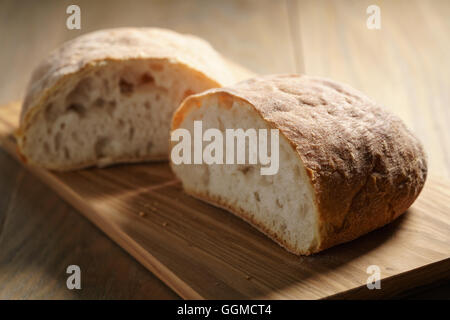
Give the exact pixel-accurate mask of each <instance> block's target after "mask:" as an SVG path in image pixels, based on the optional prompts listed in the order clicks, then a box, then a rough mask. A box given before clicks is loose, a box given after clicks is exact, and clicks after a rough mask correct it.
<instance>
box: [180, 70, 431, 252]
mask: <svg viewBox="0 0 450 320" xmlns="http://www.w3.org/2000/svg"><path fill="white" fill-rule="evenodd" d="M200 120H201V121H202V126H203V132H205V131H206V130H207V129H208V128H215V129H218V130H220V131H221V132H225V130H226V129H239V128H241V129H244V130H247V129H256V130H258V129H278V130H279V132H280V135H279V170H278V172H277V173H276V174H274V175H261V173H260V167H261V164H256V165H251V164H210V165H208V164H205V163H203V164H178V165H177V164H174V163H172V169H173V171H174V173H175V174H176V176H178V177H179V179H180V180H181V181H182V184H183V187H184V189H185V191H186V192H187V193H188V194H191V195H193V196H195V197H197V198H199V199H202V200H204V201H207V202H209V203H211V204H213V205H216V206H219V207H222V208H225V209H226V210H228V211H231V212H232V213H234V214H236V215H237V216H239V217H241V218H243V219H244V220H245V221H247V222H249V223H251V224H252V225H254V226H255V227H257V228H258V229H259V230H261V231H262V232H264V233H265V234H267V235H268V236H269V237H271V238H272V239H274V240H275V241H276V242H277V243H278V244H280V245H281V246H283V247H285V248H286V249H287V250H289V251H291V252H293V253H295V254H302V255H308V254H311V253H315V252H318V251H321V250H323V249H326V248H328V247H331V246H333V245H336V244H339V243H342V242H346V241H350V240H353V239H355V238H357V237H359V236H361V235H363V234H365V233H367V232H370V231H372V230H374V229H376V228H379V227H381V226H383V225H385V224H387V223H389V222H391V221H392V220H394V219H395V218H397V217H398V216H399V215H401V214H402V213H403V212H405V211H406V210H407V208H408V207H409V206H410V205H411V204H412V203H413V201H414V200H415V199H416V197H417V196H418V194H419V192H420V191H421V189H422V187H423V185H424V182H425V179H426V173H427V166H426V158H425V155H424V152H423V150H422V146H421V144H420V143H419V142H418V140H417V139H416V138H415V137H414V136H413V135H412V134H411V133H410V132H409V131H408V130H407V129H406V127H405V126H404V124H403V123H402V122H401V121H400V120H399V119H398V118H397V117H395V116H393V115H391V114H390V113H388V112H386V111H384V110H383V109H382V108H381V107H379V106H378V105H376V104H375V103H374V102H373V101H372V100H370V99H369V98H367V97H366V96H364V95H363V94H361V93H359V92H358V91H356V90H354V89H352V88H350V87H348V86H346V85H343V84H339V83H336V82H333V81H330V80H327V79H321V78H313V77H307V76H297V75H275V76H266V77H259V78H254V79H251V80H248V81H244V82H241V83H238V84H236V85H233V86H231V87H225V88H220V89H211V90H208V91H206V92H204V93H201V94H197V95H193V96H190V97H189V98H188V99H186V100H185V101H184V102H183V103H182V105H181V106H180V107H179V109H178V110H177V111H176V112H175V114H174V118H173V121H172V132H173V131H174V130H176V129H179V128H184V129H187V130H188V131H189V132H191V135H192V136H193V135H194V134H195V133H194V132H193V128H194V121H200ZM223 136H226V134H225V133H224V134H223ZM175 144H176V142H172V147H174V146H175ZM205 145H207V144H204V146H203V147H205ZM246 147H247V148H248V144H247V145H246Z"/></svg>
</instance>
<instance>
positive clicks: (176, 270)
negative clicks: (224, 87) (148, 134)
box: [0, 102, 450, 299]
mask: <svg viewBox="0 0 450 320" xmlns="http://www.w3.org/2000/svg"><path fill="white" fill-rule="evenodd" d="M19 112H20V102H15V103H10V104H8V105H5V106H1V107H0V144H1V146H2V148H4V149H5V150H7V151H8V152H9V153H10V154H11V155H12V156H14V157H15V158H16V159H18V157H17V153H16V143H15V139H14V137H13V135H12V132H13V131H14V130H15V128H16V127H17V124H18V118H19ZM24 165H25V166H26V167H27V168H28V169H29V170H30V171H32V172H33V173H34V174H35V175H36V176H38V177H39V178H40V179H41V180H42V181H43V182H44V183H46V184H48V185H49V186H50V187H51V188H52V189H53V190H54V191H55V192H56V193H58V194H59V195H60V196H61V197H62V198H63V199H65V200H66V201H67V202H68V203H70V204H71V205H73V206H74V207H75V208H76V209H77V210H78V211H79V212H80V213H82V214H83V215H84V216H85V217H86V218H88V219H89V220H90V221H91V222H92V223H94V224H95V225H96V226H97V227H98V228H100V229H101V230H102V231H103V232H104V233H105V234H107V235H108V236H109V237H110V238H111V239H112V240H113V241H115V242H116V243H117V244H118V245H119V246H121V247H122V248H123V249H124V250H126V251H127V252H128V253H129V254H131V255H132V256H133V257H135V258H136V259H137V260H138V261H139V262H140V263H142V264H143V265H144V266H145V267H146V268H147V269H148V270H150V271H151V272H153V273H154V274H155V275H156V276H158V277H159V278H160V279H161V280H162V281H164V282H165V283H166V284H167V285H168V286H170V287H171V288H172V289H173V290H174V291H175V292H177V293H178V294H179V295H180V296H181V297H183V298H185V299H323V298H357V299H362V298H387V297H390V296H393V295H398V294H401V293H402V292H404V291H406V290H408V289H411V288H415V287H418V286H422V285H425V284H429V283H431V282H434V281H437V280H440V279H444V278H446V279H447V278H449V277H450V184H449V183H448V182H445V181H442V180H441V179H438V178H436V177H434V178H433V177H429V178H428V180H427V182H426V184H425V187H424V190H423V191H422V193H421V195H420V196H419V198H418V199H417V201H416V202H415V203H414V204H413V206H412V207H411V208H410V209H409V210H408V212H406V213H405V214H404V215H402V216H401V217H400V218H398V219H397V220H396V221H394V222H393V223H391V224H389V225H387V226H385V227H383V228H381V229H378V230H376V231H373V232H371V233H369V234H367V235H365V236H363V237H361V238H359V239H357V240H354V241H352V242H349V243H346V244H342V245H339V246H336V247H333V248H330V249H328V250H325V251H323V252H321V253H318V254H315V255H312V256H308V257H302V256H295V255H293V254H291V253H289V252H287V251H285V250H284V249H282V248H281V247H279V246H278V245H277V244H276V243H274V242H273V241H272V240H270V239H268V238H267V237H266V236H264V235H263V234H262V233H260V232H258V231H257V230H256V229H254V228H252V227H251V226H250V225H248V224H247V223H245V222H244V221H242V220H240V219H239V218H237V217H236V216H234V215H232V214H230V213H228V212H226V211H224V210H222V209H219V208H216V207H213V206H211V205H209V204H206V203H203V202H201V201H199V200H197V199H194V198H192V197H190V196H188V195H186V194H185V193H183V191H182V188H181V184H180V182H179V181H177V180H176V179H175V177H174V176H173V174H172V172H171V170H170V167H169V165H168V164H167V163H165V162H159V163H147V164H133V165H117V166H112V167H109V168H104V169H97V168H92V169H86V170H81V171H76V172H67V173H53V172H49V171H46V170H43V169H40V168H36V167H32V166H29V165H26V164H24ZM249 187H251V186H249ZM23 201H26V199H23ZM30 241H32V239H30ZM371 265H376V266H378V267H379V270H380V284H381V289H372V290H369V289H368V287H367V285H366V283H367V279H368V277H370V276H371V275H370V274H369V273H368V272H367V269H368V267H369V266H371Z"/></svg>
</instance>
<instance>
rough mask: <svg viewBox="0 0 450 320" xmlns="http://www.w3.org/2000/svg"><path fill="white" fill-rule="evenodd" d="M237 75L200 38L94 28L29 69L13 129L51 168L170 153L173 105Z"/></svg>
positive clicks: (28, 154)
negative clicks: (24, 95) (20, 106)
mask: <svg viewBox="0 0 450 320" xmlns="http://www.w3.org/2000/svg"><path fill="white" fill-rule="evenodd" d="M232 82H234V79H233V76H232V75H231V74H230V71H229V66H228V65H227V63H226V62H225V61H224V60H223V59H222V57H221V56H220V55H219V54H218V53H217V52H216V51H215V50H214V49H213V48H212V47H211V46H210V45H209V44H208V43H207V42H206V41H204V40H202V39H199V38H197V37H194V36H190V35H181V34H178V33H175V32H173V31H169V30H163V29H154V28H121V29H110V30H102V31H97V32H93V33H90V34H86V35H83V36H81V37H79V38H76V39H74V40H72V41H69V42H67V43H65V44H64V45H63V46H61V47H60V48H59V49H57V50H56V51H54V52H53V53H51V54H50V56H49V57H48V58H47V59H46V60H45V61H44V62H42V63H41V64H40V65H39V67H38V68H37V69H36V70H35V71H34V73H33V75H32V78H31V81H30V84H29V86H28V90H27V94H26V98H25V101H24V103H23V110H22V115H21V119H20V128H19V130H18V133H17V137H18V144H19V149H20V152H21V154H22V155H23V156H24V158H25V159H26V160H28V161H29V162H31V163H34V164H37V165H40V166H44V167H46V168H50V169H54V170H68V169H77V168H82V167H87V166H92V165H98V166H103V165H107V164H112V163H118V162H136V161H146V160H161V159H168V158H167V157H168V149H169V143H168V141H169V129H170V121H171V119H172V115H173V111H174V110H175V109H176V108H177V107H178V106H179V104H180V103H181V101H182V100H183V99H184V98H185V97H186V96H188V95H190V94H192V93H198V92H201V91H204V90H206V89H210V88H214V87H220V86H222V85H224V84H228V83H232Z"/></svg>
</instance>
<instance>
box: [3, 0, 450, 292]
mask: <svg viewBox="0 0 450 320" xmlns="http://www.w3.org/2000/svg"><path fill="white" fill-rule="evenodd" d="M73 3H76V4H78V5H79V6H80V7H81V15H82V25H81V27H82V28H81V30H67V28H66V26H65V21H66V18H67V16H68V15H67V14H66V8H67V6H68V5H69V4H72V2H69V1H20V2H19V1H0V70H2V75H1V79H2V82H1V85H0V104H4V103H6V102H8V101H11V100H17V99H21V97H22V96H23V93H24V90H25V86H26V83H27V81H28V77H29V75H30V72H31V70H32V69H33V67H35V66H36V64H37V63H38V61H39V60H40V59H41V58H42V57H43V56H45V54H46V53H47V52H48V51H49V50H51V49H52V48H54V47H56V46H57V45H58V44H60V43H62V42H63V41H66V40H68V39H71V38H74V37H76V36H78V35H80V34H82V33H85V32H89V31H92V30H96V29H100V28H109V27H120V26H159V27H165V28H171V29H174V30H176V31H180V32H187V33H193V34H196V35H199V36H201V37H204V38H205V39H207V40H208V41H210V42H211V43H212V44H213V45H214V47H216V49H218V50H219V51H220V52H222V53H223V54H224V55H225V56H226V57H228V58H230V59H231V60H234V61H236V62H238V63H240V64H242V65H243V66H245V67H247V68H249V69H250V70H252V71H254V72H257V73H284V72H304V73H307V74H310V75H320V76H326V77H330V78H333V79H336V80H340V81H344V82H347V83H349V84H351V85H352V86H354V87H356V88H358V89H360V90H362V91H364V92H366V93H367V94H368V95H369V96H371V97H373V98H374V99H375V100H377V101H379V102H380V103H382V104H383V105H385V106H386V107H387V108H389V109H390V110H392V112H394V113H396V114H398V115H399V116H400V117H402V118H403V119H404V120H405V122H406V123H407V124H408V126H409V127H410V128H411V129H412V130H414V131H415V132H416V133H417V135H418V136H419V138H420V139H421V140H422V141H423V143H424V145H425V147H426V150H427V152H428V156H429V166H430V173H431V174H433V175H435V176H440V177H442V179H449V178H450V130H449V129H448V128H447V123H449V122H450V109H449V106H450V90H449V89H450V73H449V71H450V61H449V59H448V55H449V52H450V38H449V36H448V35H449V34H450V19H449V17H450V1H447V0H442V1H438V0H435V1H421V0H417V1H410V0H405V1H398V0H391V1H372V0H371V1H366V0H359V1H356V0H355V1H346V0H341V1H317V0H311V1H273V0H258V1H210V0H203V1H200V0H199V1H197V0H190V1H182V0H180V1H162V0H161V1H137V0H135V1H130V0H129V1H74V2H73ZM371 4H377V5H378V6H379V7H380V8H381V29H380V30H369V29H368V28H367V27H366V20H367V18H368V14H366V8H367V7H368V6H369V5H371ZM70 264H77V265H79V266H80V267H81V270H82V290H73V291H70V290H68V289H67V288H66V279H67V276H68V275H67V274H66V268H67V266H68V265H70ZM436 285H437V287H436ZM436 285H434V286H432V287H431V288H425V289H427V290H425V291H424V288H418V289H417V290H415V291H413V292H410V293H408V294H407V297H409V298H428V297H432V298H433V297H434V298H449V297H450V283H440V284H436ZM39 298H43V299H66V298H67V299H80V298H82V299H91V298H92V299H114V298H116V299H121V298H123V299H177V298H178V296H177V295H176V294H175V293H173V292H172V291H171V290H170V289H169V288H168V287H166V286H165V285H164V284H163V283H162V282H160V281H159V280H158V279H157V278H156V277H155V276H153V275H152V274H151V273H150V272H148V271H147V270H146V269H145V268H144V267H142V266H141V265H140V264H139V263H137V262H136V261H135V260H134V259H133V258H132V257H131V256H129V255H128V254H127V253H126V252H125V251H123V250H122V249H121V248H120V247H118V246H117V245H115V244H114V243H113V242H112V241H110V240H109V239H108V238H107V237H106V236H105V235H104V234H103V233H101V232H100V231H99V230H97V229H96V228H95V227H94V226H93V225H92V224H90V223H89V222H88V221H87V220H86V219H84V218H83V217H81V216H80V215H79V214H78V213H77V212H76V211H75V210H74V209H72V208H71V207H70V206H69V205H68V204H66V203H65V202H64V201H62V200H61V199H60V198H58V197H57V196H56V195H55V194H54V193H53V192H52V191H50V190H49V189H48V188H47V187H46V186H44V185H43V184H42V183H41V182H40V181H39V180H37V179H36V178H35V177H33V176H32V175H31V174H29V173H28V172H27V171H26V170H25V169H23V168H22V167H21V166H20V165H18V164H17V163H16V162H15V161H14V160H13V159H12V158H10V157H9V156H8V155H7V154H6V152H4V151H2V150H1V149H0V299H39Z"/></svg>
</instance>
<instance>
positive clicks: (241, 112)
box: [172, 95, 318, 254]
mask: <svg viewBox="0 0 450 320" xmlns="http://www.w3.org/2000/svg"><path fill="white" fill-rule="evenodd" d="M184 112H186V113H185V114H183V116H182V117H183V120H182V121H181V123H180V125H179V127H180V128H186V129H188V130H189V131H190V132H191V136H193V135H194V132H193V126H194V125H193V123H194V121H195V120H202V125H203V132H205V130H207V129H208V128H216V129H219V130H220V131H222V133H223V136H224V137H225V129H238V128H242V129H244V130H247V129H249V128H254V129H256V130H258V129H270V127H269V126H268V124H267V123H266V122H265V121H264V120H263V119H262V118H261V117H260V115H259V114H258V113H257V112H256V110H255V109H254V108H253V107H252V106H251V105H250V104H248V103H246V102H243V101H240V100H235V101H234V102H233V104H232V105H231V107H230V106H229V105H224V104H223V103H222V102H221V100H220V99H218V97H217V96H216V95H208V96H206V97H205V98H203V99H202V103H201V105H200V107H199V108H197V107H192V108H191V107H189V106H186V105H184V106H182V107H181V108H180V109H179V110H177V113H176V116H175V118H177V116H179V115H180V114H179V113H184ZM177 114H178V115H177ZM174 123H175V122H174ZM172 129H176V128H175V127H173V128H172ZM175 144H176V143H175V142H173V143H172V146H174V145H175ZM207 144H208V142H204V143H203V148H205V146H206V145H207ZM246 146H247V154H248V143H246ZM224 148H225V147H224ZM224 154H225V152H224ZM247 159H248V158H247ZM260 167H261V165H260V164H256V165H250V164H212V165H207V164H180V165H175V164H174V163H172V169H173V171H174V172H175V174H176V175H177V176H178V177H179V178H180V180H181V181H182V183H183V187H184V189H185V190H186V191H187V192H188V193H189V194H191V195H193V196H195V197H198V198H201V199H203V200H206V201H208V202H210V203H212V204H214V205H217V206H220V207H223V208H225V209H227V210H229V211H231V212H233V213H234V214H236V215H238V216H239V217H241V218H243V219H244V220H246V221H247V222H250V223H251V224H252V225H254V226H256V227H257V228H258V229H259V230H261V231H262V232H264V233H266V234H267V235H269V236H270V237H271V238H273V239H274V240H275V241H277V242H278V243H279V244H280V245H282V246H283V247H285V248H286V249H288V250H289V251H291V252H294V253H296V254H308V253H310V252H311V250H312V249H313V248H315V247H316V246H317V245H318V243H317V242H318V226H317V225H318V221H317V213H316V212H317V209H316V205H315V202H314V195H313V191H312V187H311V185H310V182H309V178H308V177H307V175H306V171H305V168H304V166H303V164H302V162H301V160H300V158H299V156H298V155H297V154H296V152H295V150H294V149H293V147H292V146H291V145H290V143H289V142H288V141H287V139H286V138H284V136H283V135H282V134H281V133H280V137H279V170H278V173H277V174H275V175H261V174H260Z"/></svg>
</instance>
